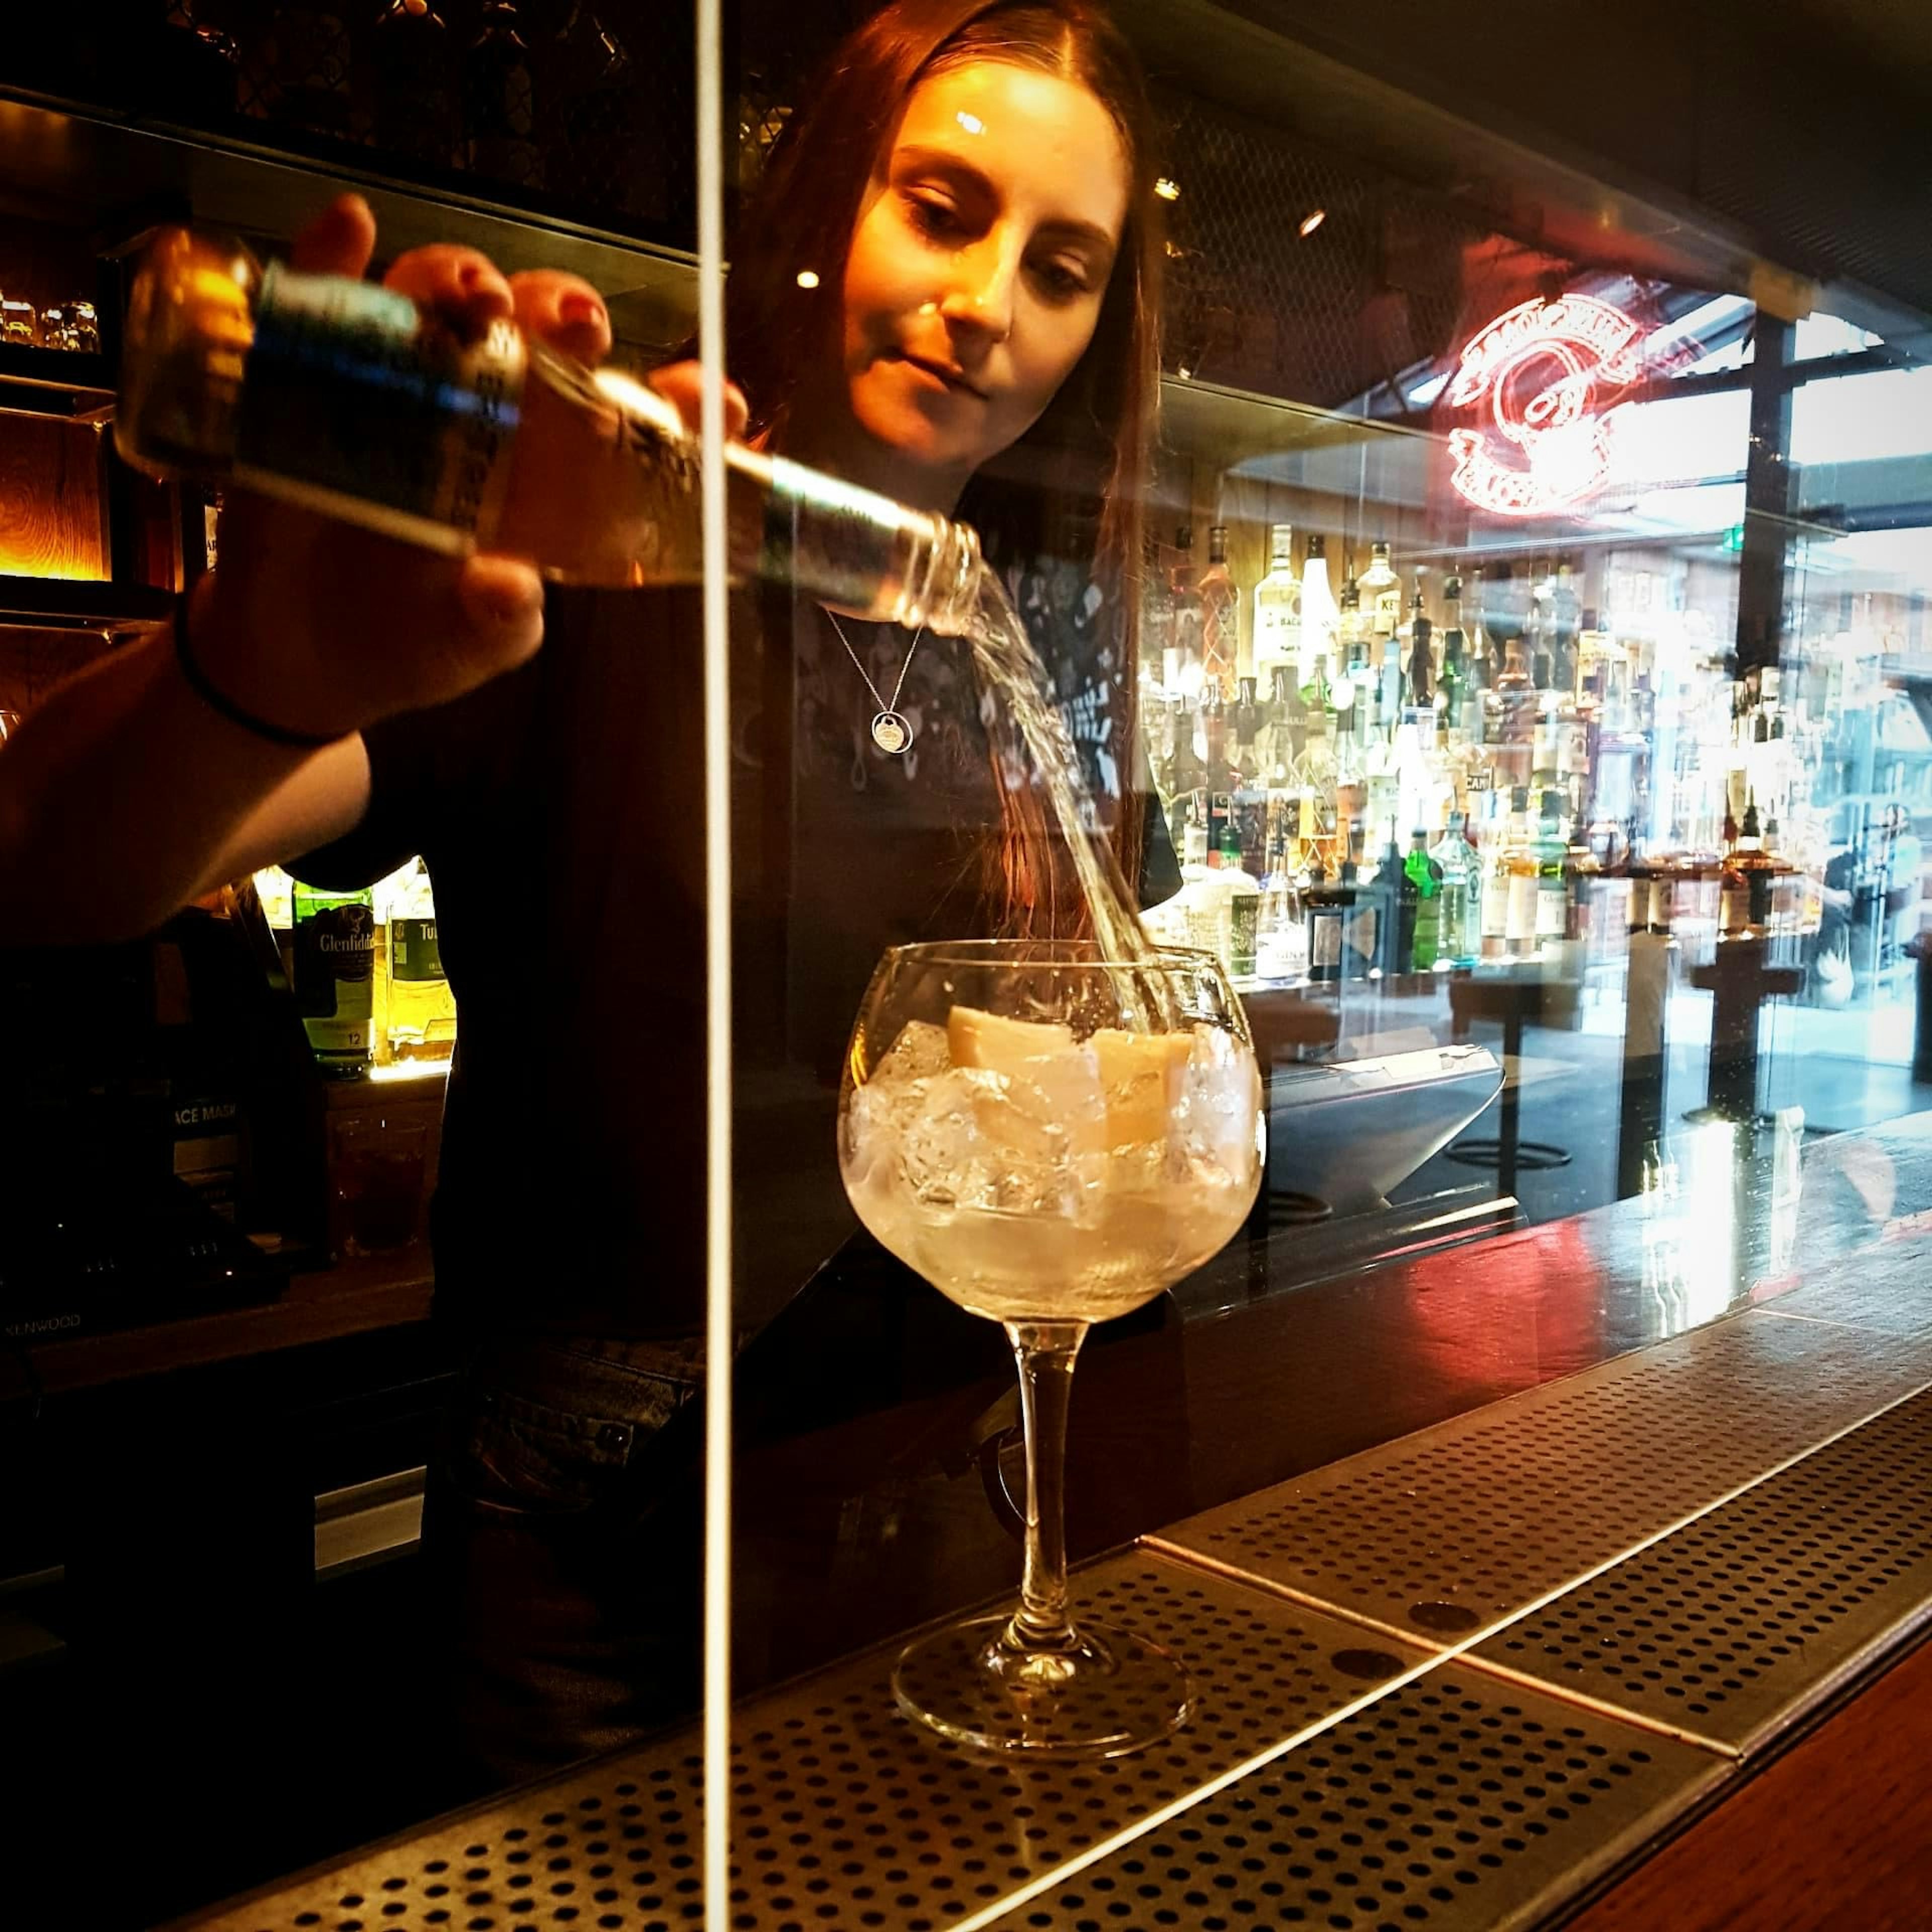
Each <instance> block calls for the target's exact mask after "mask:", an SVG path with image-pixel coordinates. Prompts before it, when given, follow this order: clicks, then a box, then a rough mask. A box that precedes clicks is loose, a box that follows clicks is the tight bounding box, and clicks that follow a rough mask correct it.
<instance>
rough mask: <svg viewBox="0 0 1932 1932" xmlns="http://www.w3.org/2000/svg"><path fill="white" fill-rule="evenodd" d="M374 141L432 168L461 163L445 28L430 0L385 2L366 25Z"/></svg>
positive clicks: (460, 123)
mask: <svg viewBox="0 0 1932 1932" xmlns="http://www.w3.org/2000/svg"><path fill="white" fill-rule="evenodd" d="M370 53H371V58H370V62H369V71H370V74H371V77H372V78H373V80H374V87H375V108H376V142H377V145H378V146H379V147H380V148H382V149H383V151H385V152H386V153H388V154H398V155H401V156H404V157H407V159H409V160H413V161H426V162H428V163H429V165H430V166H432V167H437V168H452V167H455V166H459V165H460V163H461V161H462V159H463V155H462V140H463V115H462V111H461V108H460V104H459V103H458V95H457V87H456V83H455V73H456V61H455V51H454V49H453V46H452V42H451V39H450V33H449V26H448V24H447V23H446V22H445V21H444V20H443V16H442V15H441V14H440V13H438V12H437V10H436V9H435V8H434V7H433V6H431V5H430V0H388V4H387V5H386V6H385V7H383V11H382V13H381V14H380V16H379V17H377V20H376V23H375V25H374V27H373V28H371V45H370Z"/></svg>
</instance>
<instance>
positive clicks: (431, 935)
mask: <svg viewBox="0 0 1932 1932" xmlns="http://www.w3.org/2000/svg"><path fill="white" fill-rule="evenodd" d="M389 972H390V974H391V976H392V977H393V978H395V979H398V980H442V979H446V978H447V977H449V976H448V975H447V974H446V973H445V972H444V971H443V947H442V944H441V942H440V941H439V940H438V939H437V932H436V921H435V920H434V919H401V918H395V917H392V919H390V921H389Z"/></svg>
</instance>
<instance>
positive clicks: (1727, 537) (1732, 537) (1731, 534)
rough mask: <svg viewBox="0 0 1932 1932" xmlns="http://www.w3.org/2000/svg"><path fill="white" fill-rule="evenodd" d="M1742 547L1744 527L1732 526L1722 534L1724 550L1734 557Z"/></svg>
mask: <svg viewBox="0 0 1932 1932" xmlns="http://www.w3.org/2000/svg"><path fill="white" fill-rule="evenodd" d="M1724 547H1725V549H1727V550H1729V551H1730V553H1731V554H1732V555H1733V556H1736V554H1737V553H1738V552H1739V550H1742V549H1743V548H1744V547H1745V526H1744V525H1743V524H1742V523H1733V525H1732V526H1730V529H1727V531H1726V532H1724Z"/></svg>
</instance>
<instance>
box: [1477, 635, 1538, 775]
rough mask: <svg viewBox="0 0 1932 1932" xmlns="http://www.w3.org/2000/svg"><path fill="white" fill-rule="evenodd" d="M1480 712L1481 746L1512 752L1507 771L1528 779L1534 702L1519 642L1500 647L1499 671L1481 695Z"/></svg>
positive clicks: (1513, 641) (1534, 689) (1532, 740)
mask: <svg viewBox="0 0 1932 1932" xmlns="http://www.w3.org/2000/svg"><path fill="white" fill-rule="evenodd" d="M1483 712H1484V726H1483V736H1484V742H1487V743H1489V744H1491V745H1498V746H1501V747H1504V748H1514V750H1513V751H1512V755H1511V758H1510V760H1509V761H1508V762H1509V764H1510V766H1511V770H1512V772H1513V773H1514V775H1515V776H1516V777H1517V778H1520V779H1521V778H1528V777H1529V760H1530V758H1531V757H1532V756H1533V754H1534V739H1535V732H1536V712H1537V697H1536V687H1535V685H1534V684H1532V682H1530V676H1529V667H1528V666H1527V665H1526V664H1524V662H1523V643H1522V640H1520V638H1514V637H1513V638H1511V639H1510V640H1509V641H1508V643H1506V644H1505V646H1504V647H1503V664H1502V669H1501V670H1499V671H1498V672H1496V674H1495V676H1494V677H1493V679H1492V681H1491V682H1490V688H1489V689H1488V690H1487V691H1486V692H1484V696H1483ZM1519 766H1520V767H1521V769H1517V768H1518V767H1519Z"/></svg>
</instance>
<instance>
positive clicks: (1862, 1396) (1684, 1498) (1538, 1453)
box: [1148, 1313, 1932, 1649]
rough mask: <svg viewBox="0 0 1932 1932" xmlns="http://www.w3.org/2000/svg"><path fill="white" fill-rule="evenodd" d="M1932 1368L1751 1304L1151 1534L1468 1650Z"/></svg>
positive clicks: (1242, 1572)
mask: <svg viewBox="0 0 1932 1932" xmlns="http://www.w3.org/2000/svg"><path fill="white" fill-rule="evenodd" d="M1928 1383H1932V1340H1927V1339H1924V1338H1909V1337H1897V1336H1892V1335H1886V1334H1882V1333H1878V1332H1868V1331H1864V1330H1862V1329H1858V1328H1852V1327H1849V1326H1841V1325H1835V1324H1828V1323H1825V1322H1813V1321H1806V1322H1799V1321H1793V1320H1789V1319H1780V1318H1778V1317H1775V1316H1770V1315H1767V1314H1760V1313H1751V1314H1747V1315H1743V1316H1738V1317H1736V1318H1734V1319H1731V1320H1729V1321H1724V1322H1717V1323H1715V1324H1713V1325H1711V1326H1710V1327H1709V1328H1700V1329H1697V1330H1694V1331H1692V1332H1691V1333H1690V1334H1685V1335H1682V1336H1679V1337H1677V1338H1676V1340H1673V1341H1670V1342H1667V1343H1662V1344H1661V1345H1659V1346H1657V1347H1655V1348H1653V1349H1646V1350H1645V1351H1643V1352H1642V1353H1640V1354H1637V1355H1626V1356H1623V1357H1621V1358H1619V1359H1617V1360H1616V1361H1611V1362H1607V1363H1605V1364H1603V1366H1602V1367H1599V1368H1595V1369H1592V1370H1589V1371H1587V1372H1586V1373H1583V1374H1581V1375H1577V1376H1571V1377H1569V1378H1568V1379H1566V1380H1565V1381H1562V1382H1554V1383H1551V1384H1549V1385H1547V1386H1545V1387H1544V1388H1538V1389H1534V1390H1532V1391H1529V1392H1527V1393H1526V1394H1523V1395H1520V1396H1515V1397H1511V1398H1510V1399H1509V1400H1507V1401H1505V1402H1500V1403H1496V1404H1495V1405H1493V1406H1492V1407H1490V1408H1488V1409H1482V1410H1479V1411H1478V1412H1475V1413H1474V1414H1473V1415H1465V1416H1460V1417H1457V1418H1454V1420H1452V1421H1448V1422H1445V1423H1442V1424H1438V1425H1437V1426H1436V1427H1433V1428H1430V1429H1426V1430H1421V1431H1420V1432H1419V1433H1417V1434H1415V1435H1413V1436H1406V1437H1404V1438H1403V1439H1402V1440H1401V1441H1400V1442H1394V1443H1391V1444H1389V1445H1387V1446H1386V1447H1385V1448H1379V1449H1374V1450H1370V1451H1367V1453H1366V1454H1362V1455H1360V1456H1355V1457H1350V1458H1349V1460H1346V1461H1345V1462H1341V1463H1334V1464H1331V1465H1330V1466H1328V1468H1326V1469H1319V1470H1317V1471H1316V1472H1314V1473H1313V1474H1312V1475H1309V1476H1307V1477H1305V1478H1301V1479H1298V1481H1294V1482H1290V1483H1284V1484H1280V1485H1279V1486H1278V1487H1276V1488H1274V1489H1271V1490H1263V1491H1262V1492H1261V1493H1259V1494H1258V1495H1256V1496H1250V1497H1246V1498H1244V1499H1242V1500H1241V1501H1240V1502H1235V1503H1230V1504H1229V1505H1226V1506H1225V1507H1224V1508H1220V1509H1217V1510H1214V1511H1209V1512H1208V1513H1207V1514H1204V1515H1202V1516H1199V1517H1194V1518H1193V1519H1191V1520H1190V1521H1188V1522H1187V1523H1181V1524H1180V1525H1178V1526H1176V1527H1175V1529H1172V1530H1170V1531H1168V1532H1164V1533H1163V1534H1162V1535H1159V1536H1156V1537H1152V1538H1148V1547H1151V1548H1154V1549H1157V1550H1162V1551H1164V1552H1166V1553H1168V1554H1169V1555H1171V1556H1175V1557H1176V1558H1177V1559H1179V1560H1181V1561H1184V1562H1196V1563H1199V1564H1202V1565H1205V1566H1207V1567H1210V1568H1214V1569H1215V1570H1217V1571H1220V1573H1222V1574H1227V1575H1230V1576H1236V1577H1242V1578H1244V1579H1246V1580H1250V1581H1252V1582H1253V1583H1256V1584H1258V1585H1259V1586H1262V1587H1264V1588H1266V1589H1271V1590H1275V1591H1279V1592H1283V1593H1284V1594H1286V1595H1292V1596H1293V1597H1295V1598H1298V1599H1299V1600H1301V1601H1307V1602H1310V1603H1312V1604H1315V1605H1316V1606H1318V1607H1322V1608H1323V1609H1325V1610H1330V1611H1331V1612H1333V1613H1340V1614H1342V1615H1344V1616H1349V1617H1353V1618H1357V1619H1361V1621H1362V1622H1365V1623H1367V1624H1369V1625H1372V1626H1373V1627H1374V1628H1376V1629H1377V1630H1379V1631H1382V1632H1383V1633H1384V1634H1386V1635H1388V1636H1390V1637H1403V1638H1406V1639H1407V1640H1410V1641H1412V1642H1416V1643H1424V1644H1429V1645H1433V1646H1439V1647H1441V1648H1443V1649H1461V1648H1463V1647H1465V1646H1467V1645H1469V1644H1470V1643H1472V1642H1474V1641H1475V1640H1478V1639H1479V1638H1480V1637H1482V1636H1483V1635H1484V1634H1485V1633H1486V1632H1487V1631H1492V1630H1494V1629H1496V1628H1500V1627H1501V1626H1502V1625H1504V1624H1505V1623H1506V1622H1508V1621H1509V1620H1510V1619H1512V1618H1514V1617H1516V1616H1520V1615H1521V1614H1522V1613H1523V1612H1525V1611H1526V1610H1529V1609H1530V1608H1531V1607H1533V1606H1534V1605H1535V1604H1538V1603H1541V1601H1544V1599H1546V1598H1548V1597H1550V1596H1551V1595H1554V1594H1555V1593H1556V1592H1559V1591H1560V1590H1562V1589H1563V1588H1564V1587H1565V1585H1566V1584H1569V1583H1573V1582H1574V1581H1577V1580H1580V1579H1582V1578H1584V1577H1588V1576H1589V1575H1590V1574H1592V1573H1593V1572H1594V1571H1596V1570H1598V1569H1599V1568H1601V1567H1602V1566H1604V1565H1607V1564H1609V1563H1612V1562H1616V1560H1617V1559H1619V1558H1620V1557H1624V1556H1628V1555H1629V1554H1631V1553H1633V1552H1634V1551H1635V1550H1637V1549H1639V1548H1640V1547H1642V1546H1643V1544H1646V1543H1648V1542H1649V1541H1652V1539H1654V1538H1656V1537H1658V1536H1659V1535H1663V1534H1664V1533H1666V1532H1669V1531H1670V1530H1671V1529H1674V1528H1676V1526H1679V1525H1680V1524H1682V1523H1685V1522H1686V1521H1688V1520H1690V1519H1691V1518H1693V1517H1695V1516H1697V1514H1700V1512H1702V1511H1705V1510H1707V1509H1709V1508H1712V1506H1714V1505H1717V1504H1718V1503H1720V1502H1723V1501H1724V1499H1725V1498H1726V1497H1727V1496H1730V1495H1731V1494H1733V1493H1735V1492H1736V1491H1738V1490H1741V1489H1742V1488H1743V1487H1745V1486H1746V1485H1748V1484H1752V1483H1754V1482H1757V1481H1759V1480H1760V1479H1761V1478H1763V1477H1764V1476H1766V1475H1768V1474H1769V1473H1771V1472H1773V1471H1775V1469H1778V1467H1780V1466H1781V1465H1782V1464H1784V1463H1787V1462H1788V1461H1790V1460H1791V1459H1793V1458H1794V1457H1799V1456H1802V1455H1804V1454H1807V1453H1808V1452H1809V1451H1811V1450H1814V1449H1815V1448H1817V1447H1819V1446H1820V1445H1821V1444H1823V1443H1825V1442H1829V1440H1831V1439H1832V1438H1833V1437H1834V1436H1837V1435H1838V1434H1839V1433H1841V1432H1842V1431H1843V1430H1846V1429H1849V1428H1852V1427H1855V1426H1856V1425H1858V1424H1859V1423H1861V1422H1863V1421H1866V1420H1867V1418H1870V1417H1871V1416H1872V1415H1875V1414H1876V1413H1878V1412H1880V1411H1881V1410H1882V1409H1885V1408H1887V1407H1888V1406H1890V1405H1891V1403H1895V1402H1897V1401H1898V1400H1900V1399H1901V1398H1902V1397H1905V1396H1906V1395H1909V1394H1912V1392H1913V1391H1915V1390H1917V1389H1919V1388H1923V1387H1924V1386H1925V1385H1927V1384H1928Z"/></svg>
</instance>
